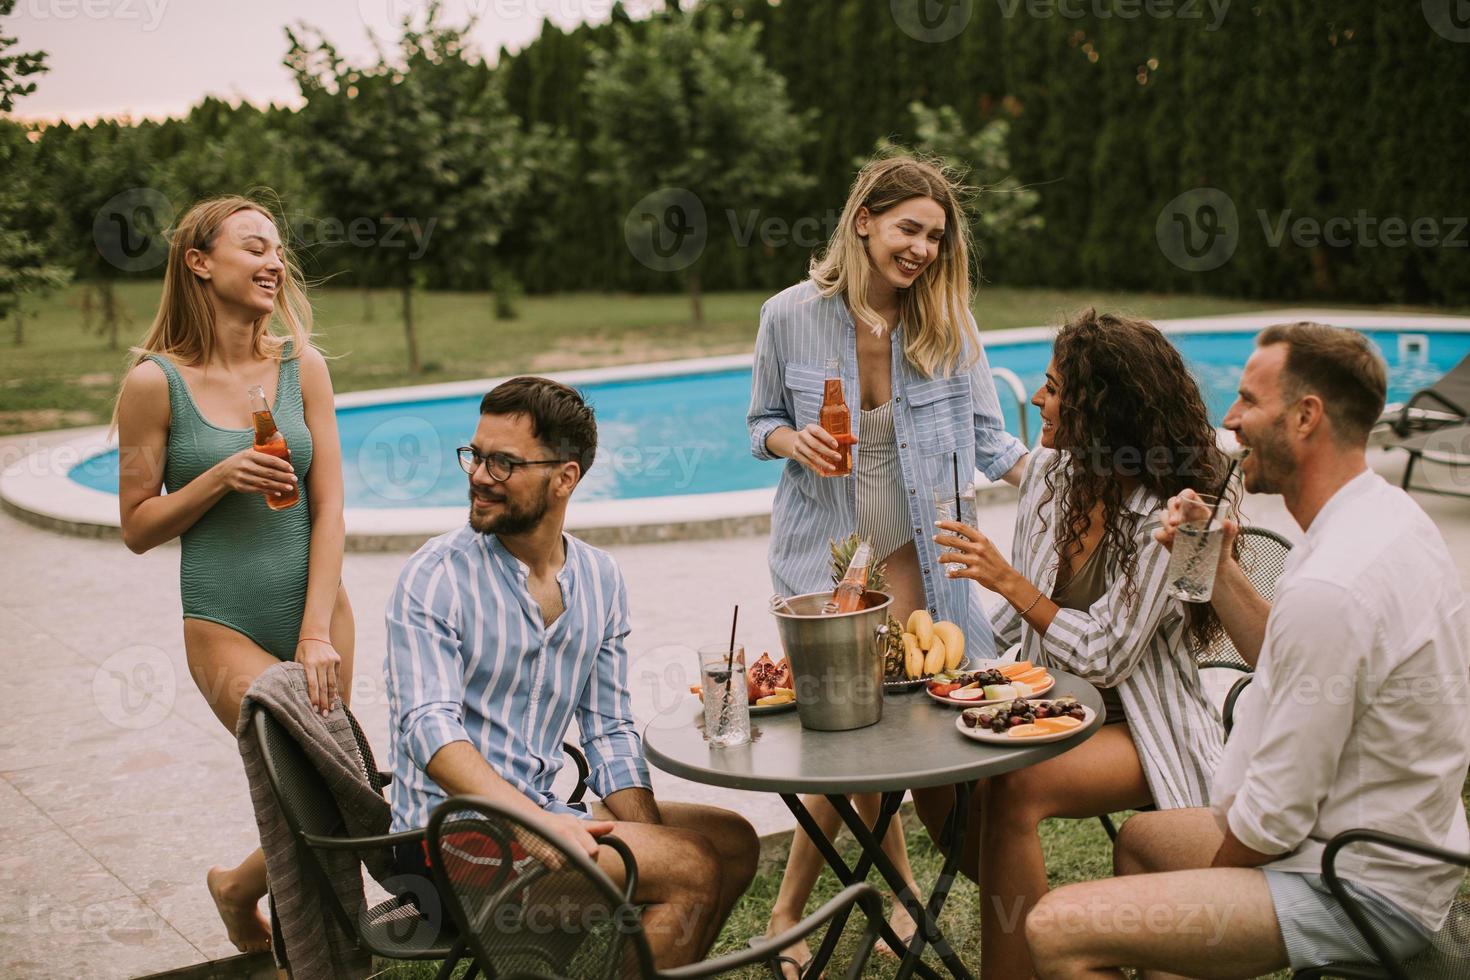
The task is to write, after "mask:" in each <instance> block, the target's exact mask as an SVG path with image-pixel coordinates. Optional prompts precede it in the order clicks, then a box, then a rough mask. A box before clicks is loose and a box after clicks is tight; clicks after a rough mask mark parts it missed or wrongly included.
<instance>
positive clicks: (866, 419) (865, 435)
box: [852, 401, 914, 561]
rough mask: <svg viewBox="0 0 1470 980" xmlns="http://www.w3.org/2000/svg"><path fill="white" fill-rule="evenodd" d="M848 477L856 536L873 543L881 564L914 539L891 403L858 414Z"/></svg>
mask: <svg viewBox="0 0 1470 980" xmlns="http://www.w3.org/2000/svg"><path fill="white" fill-rule="evenodd" d="M852 475H853V479H854V480H856V481H857V485H856V486H855V487H854V488H853V491H854V493H855V494H856V512H857V513H856V516H857V530H858V534H859V535H860V536H862V537H864V538H867V539H868V540H869V541H871V542H872V543H873V557H874V558H875V559H877V560H878V561H882V560H883V559H884V558H887V557H888V556H889V555H891V554H893V553H894V552H895V551H897V550H898V549H899V548H902V547H903V546H904V545H906V544H908V543H909V542H910V541H912V540H913V539H914V534H913V529H912V528H910V527H909V522H908V506H909V505H908V496H907V495H906V494H905V493H904V490H903V467H902V464H901V463H900V461H899V458H898V440H897V439H896V438H895V437H894V434H893V402H892V401H887V402H884V403H883V404H882V405H879V406H878V407H877V408H865V409H863V410H862V418H861V420H860V421H859V423H858V444H857V451H856V454H855V456H854V458H853V466H852Z"/></svg>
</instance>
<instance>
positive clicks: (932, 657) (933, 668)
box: [924, 636, 944, 677]
mask: <svg viewBox="0 0 1470 980" xmlns="http://www.w3.org/2000/svg"><path fill="white" fill-rule="evenodd" d="M943 669H944V641H943V640H941V639H940V638H939V637H938V636H936V637H934V642H933V644H931V645H930V647H929V653H928V655H927V656H925V657H924V673H925V674H926V675H928V676H930V677H932V676H934V675H935V674H937V673H939V672H940V671H941V670H943Z"/></svg>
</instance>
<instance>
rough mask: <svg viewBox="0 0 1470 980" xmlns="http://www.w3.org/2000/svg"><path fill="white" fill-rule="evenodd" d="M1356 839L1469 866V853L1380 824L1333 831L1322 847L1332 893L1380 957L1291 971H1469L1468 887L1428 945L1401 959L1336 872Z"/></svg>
mask: <svg viewBox="0 0 1470 980" xmlns="http://www.w3.org/2000/svg"><path fill="white" fill-rule="evenodd" d="M1355 843H1367V844H1374V845H1379V846H1382V847H1386V848H1390V849H1392V850H1397V851H1405V852H1408V853H1410V854H1420V855H1423V856H1425V857H1431V858H1435V859H1437V860H1440V861H1444V862H1445V863H1446V864H1458V865H1459V866H1460V867H1462V868H1470V854H1457V853H1455V852H1453V851H1446V850H1444V849H1443V848H1439V847H1431V846H1429V845H1427V844H1420V843H1418V842H1417V841H1411V840H1408V839H1406V838H1403V837H1396V836H1394V835H1393V834H1385V833H1383V832H1381V831H1377V830H1345V831H1343V832H1342V833H1340V834H1338V835H1337V836H1335V837H1333V838H1332V840H1330V841H1328V842H1327V849H1326V850H1325V851H1323V853H1322V878H1323V880H1324V881H1326V883H1327V887H1328V889H1329V890H1330V891H1331V892H1332V894H1333V896H1334V897H1336V899H1337V900H1338V901H1339V902H1341V903H1342V908H1343V911H1344V912H1346V913H1347V916H1348V918H1349V919H1351V920H1352V923H1353V925H1355V926H1357V927H1358V932H1359V933H1361V934H1362V936H1363V939H1364V940H1365V941H1366V942H1367V944H1368V948H1369V949H1371V950H1373V952H1374V954H1375V955H1376V956H1377V957H1378V962H1377V963H1335V964H1330V965H1328V966H1319V967H1312V968H1310V969H1306V970H1298V971H1296V972H1295V973H1293V974H1292V977H1293V978H1300V980H1316V978H1319V977H1341V978H1344V980H1463V978H1466V977H1470V897H1467V895H1466V889H1465V888H1464V887H1461V889H1460V897H1458V898H1456V899H1455V903H1454V905H1452V906H1451V907H1450V914H1449V918H1447V919H1446V920H1445V924H1444V926H1443V927H1441V928H1440V930H1439V932H1437V933H1436V934H1435V935H1434V938H1433V939H1432V940H1431V942H1430V944H1429V946H1428V947H1427V948H1425V949H1424V950H1423V951H1422V952H1420V953H1418V954H1417V955H1415V956H1413V957H1411V958H1410V959H1407V960H1404V961H1403V962H1398V961H1396V960H1395V959H1394V958H1393V957H1392V956H1391V955H1390V954H1389V952H1388V949H1387V947H1385V946H1384V944H1383V940H1382V939H1380V938H1379V936H1378V934H1377V933H1376V932H1374V931H1373V927H1372V926H1371V925H1370V924H1369V922H1368V919H1367V917H1366V916H1365V915H1364V914H1363V911H1362V908H1361V907H1360V906H1359V904H1358V899H1357V896H1355V895H1354V894H1353V893H1352V892H1350V891H1348V890H1347V889H1346V888H1344V887H1343V884H1342V880H1341V879H1340V878H1338V876H1337V871H1336V860H1337V855H1338V853H1339V852H1340V851H1341V850H1342V849H1343V848H1344V847H1347V846H1348V845H1350V844H1355Z"/></svg>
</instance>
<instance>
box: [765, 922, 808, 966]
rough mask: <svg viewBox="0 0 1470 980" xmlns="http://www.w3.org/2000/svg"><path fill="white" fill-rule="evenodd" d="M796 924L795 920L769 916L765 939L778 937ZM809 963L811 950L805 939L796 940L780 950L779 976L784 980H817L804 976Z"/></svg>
mask: <svg viewBox="0 0 1470 980" xmlns="http://www.w3.org/2000/svg"><path fill="white" fill-rule="evenodd" d="M796 922H797V920H795V919H785V918H777V917H776V916H774V915H773V916H771V921H770V923H769V924H768V925H767V926H766V938H767V939H770V938H772V937H774V936H779V935H780V934H781V933H783V932H785V931H786V930H787V929H790V928H791V927H792V926H794V925H796ZM811 961H812V948H811V947H810V946H808V945H807V943H806V940H805V939H798V940H797V941H796V942H794V943H792V944H791V945H790V946H787V947H786V948H785V949H783V950H781V958H780V960H779V965H780V967H781V976H782V977H783V978H785V980H818V978H808V977H806V976H805V973H806V968H807V965H808V964H810V963H811Z"/></svg>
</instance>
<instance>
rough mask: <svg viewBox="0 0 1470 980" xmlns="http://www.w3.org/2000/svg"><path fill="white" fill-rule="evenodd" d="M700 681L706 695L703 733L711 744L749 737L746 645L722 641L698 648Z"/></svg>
mask: <svg viewBox="0 0 1470 980" xmlns="http://www.w3.org/2000/svg"><path fill="white" fill-rule="evenodd" d="M699 683H700V691H701V693H702V695H703V697H704V737H705V740H706V741H707V742H709V744H710V746H711V747H712V748H727V747H729V746H732V745H744V744H745V743H746V742H749V741H750V700H749V695H748V694H747V693H746V692H747V686H746V680H745V647H744V646H742V645H740V644H738V643H737V644H736V645H735V653H734V656H733V657H732V656H731V654H730V647H729V646H728V645H726V644H723V643H719V644H715V645H713V646H706V647H700V648H699Z"/></svg>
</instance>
